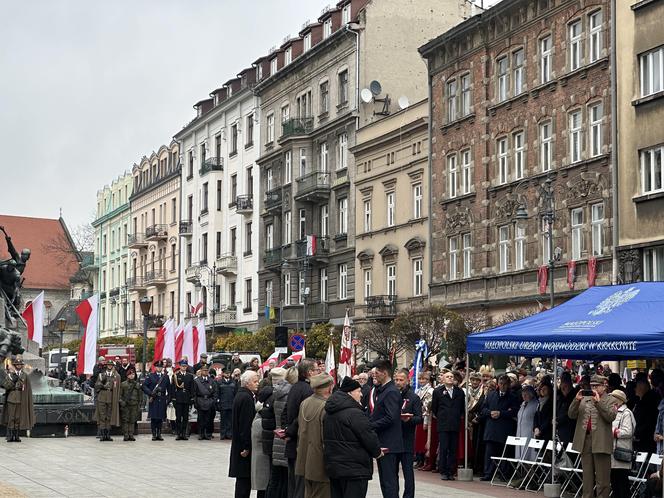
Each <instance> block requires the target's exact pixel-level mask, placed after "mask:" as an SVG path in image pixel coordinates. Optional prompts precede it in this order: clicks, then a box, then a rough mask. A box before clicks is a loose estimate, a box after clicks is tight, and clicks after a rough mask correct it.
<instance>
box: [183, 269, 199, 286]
mask: <svg viewBox="0 0 664 498" xmlns="http://www.w3.org/2000/svg"><path fill="white" fill-rule="evenodd" d="M184 278H185V279H186V280H187V282H189V283H192V284H198V283H200V281H201V269H200V268H199V267H198V265H192V266H188V267H187V268H186V269H185V270H184Z"/></svg>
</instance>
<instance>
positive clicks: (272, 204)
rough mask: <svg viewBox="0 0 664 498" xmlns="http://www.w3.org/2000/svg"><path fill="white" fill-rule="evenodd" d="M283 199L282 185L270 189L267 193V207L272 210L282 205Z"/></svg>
mask: <svg viewBox="0 0 664 498" xmlns="http://www.w3.org/2000/svg"><path fill="white" fill-rule="evenodd" d="M281 200H282V194H281V187H277V188H273V189H272V190H268V191H267V192H266V193H265V209H266V210H268V211H270V210H272V209H275V208H278V207H281Z"/></svg>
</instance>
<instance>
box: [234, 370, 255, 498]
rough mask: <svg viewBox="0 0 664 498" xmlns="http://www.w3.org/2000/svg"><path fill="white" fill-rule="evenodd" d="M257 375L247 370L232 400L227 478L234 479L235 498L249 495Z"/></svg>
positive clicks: (243, 497)
mask: <svg viewBox="0 0 664 498" xmlns="http://www.w3.org/2000/svg"><path fill="white" fill-rule="evenodd" d="M258 380H259V379H258V374H257V373H256V372H254V371H253V370H249V371H247V372H245V373H244V374H242V376H241V377H240V388H239V389H238V391H237V394H236V395H235V399H234V400H233V428H232V430H233V438H232V441H231V456H230V465H229V468H228V477H234V478H235V498H249V496H250V495H251V425H252V423H253V421H254V416H255V415H256V405H255V394H256V391H257V390H258Z"/></svg>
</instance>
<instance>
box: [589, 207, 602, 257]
mask: <svg viewBox="0 0 664 498" xmlns="http://www.w3.org/2000/svg"><path fill="white" fill-rule="evenodd" d="M590 223H591V232H592V244H593V247H592V249H593V256H601V255H602V253H603V247H604V230H603V225H604V204H601V203H600V204H593V205H592V206H590Z"/></svg>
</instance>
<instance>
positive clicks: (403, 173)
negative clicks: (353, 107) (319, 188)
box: [351, 100, 429, 320]
mask: <svg viewBox="0 0 664 498" xmlns="http://www.w3.org/2000/svg"><path fill="white" fill-rule="evenodd" d="M428 110H429V108H428V103H427V101H426V100H423V101H420V102H418V103H416V104H414V105H412V106H410V107H407V108H405V109H403V110H401V111H399V112H395V113H394V114H392V115H391V116H389V117H387V118H385V119H383V120H381V121H378V122H376V123H373V124H371V125H368V126H365V127H364V128H361V129H360V130H359V131H358V133H357V144H356V145H355V146H354V147H353V148H352V149H351V152H352V153H353V155H354V157H355V164H356V177H355V227H356V235H355V253H356V258H355V275H356V278H355V319H356V320H363V319H367V320H389V319H392V318H394V316H395V315H396V314H397V313H398V312H399V311H402V310H406V309H411V308H414V307H419V306H422V305H424V304H425V303H426V302H427V301H428V295H429V264H428V261H429V254H428V249H429V245H428V244H427V239H428V237H429V224H428V223H429V202H428V200H429V174H428V158H429V140H428V136H429V135H428V121H429V119H428Z"/></svg>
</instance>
